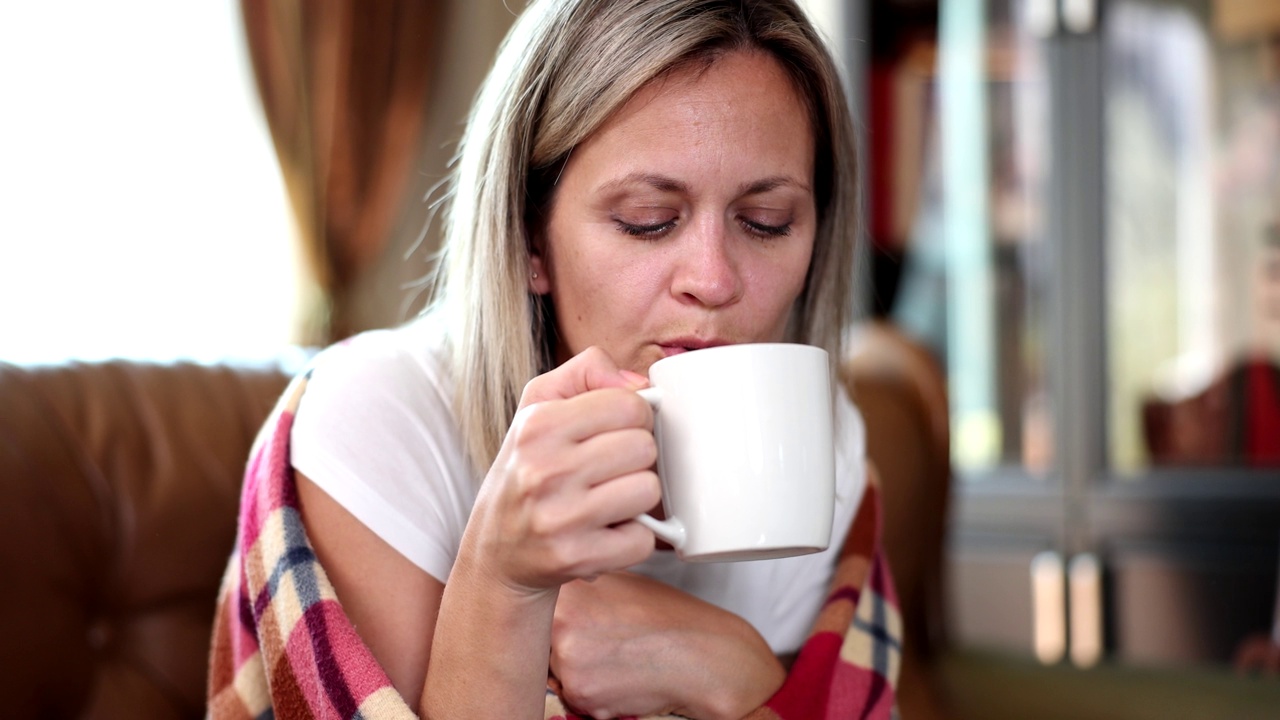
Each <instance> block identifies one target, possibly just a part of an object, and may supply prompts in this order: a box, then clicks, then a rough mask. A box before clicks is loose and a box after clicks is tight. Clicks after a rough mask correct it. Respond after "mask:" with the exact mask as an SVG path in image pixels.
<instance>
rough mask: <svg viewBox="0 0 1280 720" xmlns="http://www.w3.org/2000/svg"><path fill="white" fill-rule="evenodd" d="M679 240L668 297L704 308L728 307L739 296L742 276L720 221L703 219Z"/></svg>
mask: <svg viewBox="0 0 1280 720" xmlns="http://www.w3.org/2000/svg"><path fill="white" fill-rule="evenodd" d="M683 240H684V242H682V243H681V245H682V246H683V247H681V249H680V251H681V255H680V260H679V267H678V268H677V271H676V274H675V278H674V281H673V282H672V286H671V291H672V294H674V295H675V296H676V297H677V298H678V299H680V300H681V301H682V302H686V303H694V304H698V305H703V306H706V307H721V306H724V305H730V304H732V303H734V302H736V301H737V300H738V299H739V298H741V297H742V292H743V278H742V273H741V271H740V268H739V267H738V262H737V258H736V257H735V256H734V253H733V249H732V247H731V245H730V244H731V243H732V242H733V239H732V238H731V237H730V236H729V234H728V233H727V232H726V231H725V225H724V222H723V221H721V220H718V219H707V220H706V221H705V222H702V223H699V224H697V225H696V226H695V227H693V228H691V232H689V233H688V234H687V235H686V236H685V237H684V238H683Z"/></svg>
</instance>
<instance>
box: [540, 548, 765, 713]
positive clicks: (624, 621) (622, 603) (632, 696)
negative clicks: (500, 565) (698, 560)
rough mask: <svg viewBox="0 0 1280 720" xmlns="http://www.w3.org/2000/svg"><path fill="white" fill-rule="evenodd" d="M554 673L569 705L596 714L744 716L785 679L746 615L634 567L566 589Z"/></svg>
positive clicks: (555, 629) (555, 634)
mask: <svg viewBox="0 0 1280 720" xmlns="http://www.w3.org/2000/svg"><path fill="white" fill-rule="evenodd" d="M551 670H552V672H553V673H554V674H555V676H556V679H557V680H559V681H560V683H561V685H562V693H563V696H564V699H565V701H566V702H567V703H569V704H570V705H572V706H573V707H574V708H576V709H577V710H578V711H580V712H584V713H587V714H590V715H591V716H593V717H596V718H612V717H618V716H625V715H650V714H662V713H676V714H680V715H684V716H687V717H692V718H699V719H700V720H709V719H711V718H740V717H742V716H743V715H746V714H747V713H748V712H750V711H751V710H754V709H755V708H756V707H758V706H759V705H761V704H762V703H764V702H765V701H766V700H768V699H769V698H770V697H771V696H772V695H773V694H774V693H775V692H777V690H778V688H779V687H781V686H782V681H783V680H784V679H785V677H786V671H785V670H784V669H783V667H782V665H781V663H780V662H779V661H778V659H777V658H775V657H774V655H773V653H772V651H771V650H770V649H769V646H768V644H767V643H765V641H764V639H763V638H762V637H760V635H759V633H757V632H756V631H755V629H754V628H752V627H751V625H750V624H749V623H747V622H746V621H745V620H743V619H742V618H740V617H738V616H737V615H734V614H732V613H730V612H728V611H726V610H722V609H720V608H718V607H716V606H714V605H711V604H709V603H706V602H704V601H702V600H699V599H698V598H695V597H693V596H692V595H689V594H687V593H684V592H682V591H680V590H677V589H675V588H673V587H670V586H668V585H665V584H663V583H660V582H658V581H656V580H651V579H649V578H645V577H642V576H639V575H635V574H631V573H621V572H618V573H610V574H607V575H602V576H601V577H599V578H598V579H596V580H595V581H593V582H573V583H569V584H567V585H565V586H564V587H563V588H562V589H561V591H560V597H559V602H558V603H557V604H556V610H555V623H554V624H553V625H552V635H551Z"/></svg>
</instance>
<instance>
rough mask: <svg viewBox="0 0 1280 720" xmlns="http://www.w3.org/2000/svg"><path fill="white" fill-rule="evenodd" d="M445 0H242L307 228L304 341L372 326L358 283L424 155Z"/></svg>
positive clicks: (293, 196)
mask: <svg viewBox="0 0 1280 720" xmlns="http://www.w3.org/2000/svg"><path fill="white" fill-rule="evenodd" d="M442 4H443V3H441V2H437V0H374V1H373V2H368V1H365V2H362V1H361V0H241V12H242V15H243V18H244V26H245V37H246V42H247V45H248V51H249V57H250V60H251V63H252V66H253V72H254V78H255V80H256V82H257V87H258V91H259V95H260V97H261V101H262V107H263V111H264V113H265V116H266V120H267V126H268V128H269V129H270V132H271V139H272V142H273V144H274V146H275V151H276V155H277V157H278V159H279V162H280V168H281V172H282V175H283V177H284V183H285V188H286V191H287V193H288V196H289V202H290V204H291V206H292V209H293V212H294V216H295V219H296V223H297V228H298V236H299V242H300V243H301V248H300V250H301V253H300V255H301V257H302V258H303V263H304V268H303V271H304V272H305V273H306V275H307V282H306V285H308V286H311V287H313V288H314V289H315V290H316V291H317V292H315V293H313V294H312V295H313V297H312V298H311V299H310V300H308V301H307V302H308V305H307V307H305V308H304V317H303V319H302V326H301V328H300V333H299V338H298V339H299V341H300V342H302V343H304V344H309V345H325V344H328V343H331V342H334V341H336V340H340V339H342V338H344V337H347V336H349V335H351V334H353V333H355V332H358V331H360V330H362V329H364V328H360V327H356V326H355V323H354V321H353V319H352V291H353V287H354V285H355V282H356V280H357V279H358V278H359V277H360V274H361V272H362V271H364V270H366V269H367V268H369V267H370V266H371V264H372V263H373V262H374V261H375V260H377V258H378V257H379V255H380V254H381V253H382V252H383V251H384V249H385V248H386V246H387V241H388V237H389V235H390V234H391V232H392V229H393V227H394V225H395V219H396V215H397V213H398V211H399V209H400V207H401V204H402V201H403V200H404V199H405V198H404V196H405V192H406V190H407V188H408V187H409V183H408V181H409V179H410V173H411V172H412V170H413V164H414V160H415V158H416V157H417V154H418V153H417V151H418V146H419V138H420V134H421V125H422V118H423V113H424V106H425V104H426V102H427V97H428V90H429V89H430V88H429V85H430V83H431V78H432V64H433V61H434V60H435V58H436V55H437V53H436V52H435V50H436V45H437V38H438V34H439V33H438V30H439V28H440V26H441V20H442V15H443V12H442V8H441V5H442Z"/></svg>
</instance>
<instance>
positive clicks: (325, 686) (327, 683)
mask: <svg viewBox="0 0 1280 720" xmlns="http://www.w3.org/2000/svg"><path fill="white" fill-rule="evenodd" d="M285 657H286V658H287V659H288V662H289V665H290V667H291V668H292V669H293V677H294V679H295V681H296V682H297V683H298V689H299V690H300V691H301V693H302V694H303V696H304V697H306V698H308V705H309V706H310V708H311V710H312V711H313V712H314V713H315V716H316V717H318V718H325V717H333V718H351V717H354V716H355V714H356V711H357V710H358V709H359V707H360V704H361V703H363V702H364V701H365V700H366V699H367V698H368V697H369V696H370V695H372V694H373V693H375V692H377V691H378V690H380V689H382V688H384V687H388V686H390V684H391V682H390V680H389V679H388V678H387V676H386V674H385V673H383V672H382V669H381V668H380V667H379V666H378V663H377V661H376V660H374V659H373V657H372V656H370V655H369V653H368V650H367V648H365V646H364V643H363V642H362V641H361V640H360V637H359V636H358V635H356V633H355V631H354V630H353V629H352V627H351V624H350V622H348V620H347V619H346V616H345V615H344V614H343V612H342V607H341V606H339V605H338V603H337V601H334V600H322V601H320V602H318V603H315V604H314V605H312V606H311V607H309V608H307V610H306V612H305V613H303V618H302V622H299V623H298V624H297V625H296V626H295V627H294V628H293V631H292V632H290V633H289V639H288V642H287V645H286V647H285ZM356 658H359V660H358V661H357V660H356Z"/></svg>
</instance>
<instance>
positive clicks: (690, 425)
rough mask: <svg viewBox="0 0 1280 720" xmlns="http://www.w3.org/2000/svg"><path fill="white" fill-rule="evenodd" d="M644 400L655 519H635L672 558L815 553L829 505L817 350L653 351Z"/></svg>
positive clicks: (827, 526) (827, 426) (822, 358)
mask: <svg viewBox="0 0 1280 720" xmlns="http://www.w3.org/2000/svg"><path fill="white" fill-rule="evenodd" d="M649 382H650V384H651V385H652V387H650V388H646V389H644V390H641V391H640V394H641V395H642V396H644V397H645V399H646V400H648V401H649V403H650V404H651V405H652V406H653V407H654V423H655V424H654V437H655V438H656V439H657V442H658V477H659V478H660V479H661V481H662V507H663V510H664V511H665V513H666V519H665V520H658V519H656V518H654V517H652V516H650V515H647V514H645V515H640V516H639V517H637V518H636V519H637V520H638V521H639V522H640V523H641V524H643V525H644V526H645V527H647V528H649V529H650V530H652V531H653V532H654V534H655V535H657V536H658V537H660V538H662V539H663V540H665V541H667V542H668V543H670V544H671V546H672V547H674V548H675V550H676V553H677V554H678V555H679V557H680V558H681V559H682V560H686V561H690V562H723V561H731V560H765V559H770V558H780V557H789V556H792V555H804V554H807V553H813V552H818V551H821V550H825V549H826V547H827V546H828V545H829V544H830V542H831V525H832V518H833V514H834V512H835V449H834V445H833V440H834V438H833V431H832V424H833V411H832V394H831V374H830V368H829V365H828V357H827V352H826V351H825V350H822V349H821V348H816V347H813V346H810V345H793V344H784V343H761V344H746V345H726V346H722V347H713V348H706V349H703V350H696V351H693V352H686V353H681V354H679V355H673V356H671V357H668V358H663V359H662V360H659V361H658V362H656V363H654V364H653V365H652V366H651V367H650V368H649Z"/></svg>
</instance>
